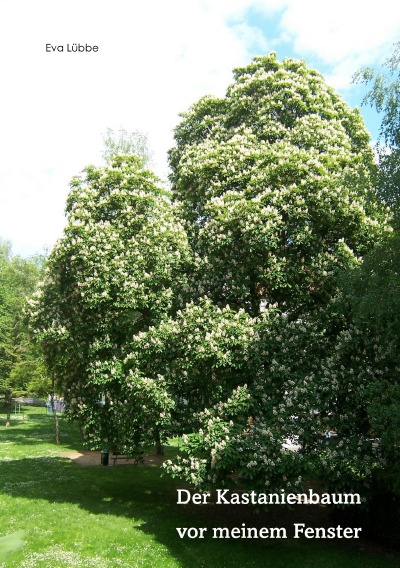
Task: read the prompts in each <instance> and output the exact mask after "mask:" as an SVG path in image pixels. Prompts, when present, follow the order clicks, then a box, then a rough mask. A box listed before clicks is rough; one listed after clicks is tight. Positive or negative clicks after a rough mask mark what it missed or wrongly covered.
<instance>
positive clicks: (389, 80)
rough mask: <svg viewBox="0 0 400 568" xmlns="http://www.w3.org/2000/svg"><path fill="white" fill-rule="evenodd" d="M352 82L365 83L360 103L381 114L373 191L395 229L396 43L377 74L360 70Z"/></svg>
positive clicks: (399, 55)
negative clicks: (387, 210)
mask: <svg viewBox="0 0 400 568" xmlns="http://www.w3.org/2000/svg"><path fill="white" fill-rule="evenodd" d="M354 81H355V82H359V83H365V84H367V85H369V86H370V90H369V91H368V93H367V94H366V96H365V97H364V100H363V104H368V105H371V106H374V107H375V108H376V110H377V111H378V112H380V113H382V114H383V117H382V122H381V127H380V136H379V140H378V143H377V146H376V150H377V154H378V156H379V176H378V182H377V188H378V190H379V193H380V195H381V197H382V198H383V200H384V201H385V202H386V203H388V205H390V206H391V208H392V210H393V213H394V222H395V224H396V227H397V228H398V226H399V221H400V219H399V211H400V43H397V44H395V46H394V51H393V54H392V55H391V56H390V57H389V58H388V59H387V60H386V61H385V62H384V63H383V65H382V68H381V70H380V71H376V70H374V69H373V68H372V67H366V68H362V69H360V70H359V71H358V72H357V73H356V74H355V76H354Z"/></svg>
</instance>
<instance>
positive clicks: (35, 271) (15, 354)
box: [0, 243, 46, 399]
mask: <svg viewBox="0 0 400 568" xmlns="http://www.w3.org/2000/svg"><path fill="white" fill-rule="evenodd" d="M41 266H42V259H41V258H39V257H37V258H31V259H22V258H20V257H18V256H12V254H11V245H10V244H9V243H1V245H0V394H1V395H3V396H5V397H6V398H7V399H9V398H10V397H11V396H13V395H21V394H27V393H30V394H39V393H40V394H43V391H44V390H45V388H46V376H45V372H44V368H43V363H42V357H41V353H40V350H39V349H38V347H37V346H35V345H33V344H32V343H31V341H30V338H29V333H28V326H27V321H26V315H25V307H26V305H25V302H26V298H27V297H28V296H29V295H31V294H32V293H33V291H34V290H35V288H36V286H37V283H38V281H39V277H40V274H41Z"/></svg>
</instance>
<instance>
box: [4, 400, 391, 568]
mask: <svg viewBox="0 0 400 568" xmlns="http://www.w3.org/2000/svg"><path fill="white" fill-rule="evenodd" d="M4 422H5V421H4V416H2V415H0V511H1V525H0V554H1V542H2V537H5V536H6V535H11V533H15V535H16V536H15V539H14V540H18V538H20V535H21V534H22V533H21V532H19V531H23V541H24V545H23V546H22V547H21V546H19V548H18V546H14V551H11V552H9V553H8V555H7V556H6V557H5V559H4V560H2V561H1V559H0V566H1V567H2V568H3V567H4V568H9V567H10V568H13V567H18V568H31V567H32V568H33V567H39V566H47V567H57V568H63V567H64V566H66V567H67V566H68V567H69V566H79V567H97V566H99V567H100V566H102V567H107V568H109V567H126V568H136V567H144V568H158V567H160V568H161V567H163V568H192V567H193V568H200V567H207V568H225V567H227V568H228V567H229V568H239V567H240V568H247V567H249V568H250V567H263V568H264V567H267V568H268V567H271V568H272V567H274V568H303V567H304V568H318V567H323V568H342V567H343V566H346V568H356V567H360V568H361V567H362V568H381V567H382V568H384V567H385V568H386V567H387V568H394V567H400V562H399V560H397V559H396V558H395V557H391V556H390V555H387V554H385V553H378V552H376V551H373V550H370V549H367V550H362V548H363V547H364V546H365V545H364V544H363V543H362V542H360V541H358V542H355V541H348V542H344V541H340V542H339V541H335V542H332V541H321V540H319V541H318V540H308V541H307V540H293V539H291V538H288V539H287V540H271V539H270V540H267V539H266V540H261V539H258V540H255V539H253V540H248V539H237V540H236V539H229V540H221V539H212V538H211V537H209V536H207V535H206V538H204V539H187V538H185V539H180V538H179V536H178V534H177V531H176V527H208V529H209V532H210V531H211V528H212V527H216V526H218V527H219V526H229V527H233V526H239V527H240V526H241V523H242V522H246V526H256V525H257V526H258V525H260V526H263V525H264V526H268V522H271V517H270V513H263V514H260V515H254V514H253V512H252V511H249V510H248V509H245V508H237V507H235V506H233V505H231V506H229V505H228V506H222V507H215V506H206V507H205V506H182V505H177V504H176V489H177V488H178V487H181V485H179V483H178V482H175V481H174V480H171V479H170V478H168V477H163V476H162V475H161V472H160V469H159V468H158V467H155V466H142V465H139V466H124V465H117V466H115V467H102V466H101V465H99V466H94V467H79V466H77V465H76V464H75V463H73V462H72V461H71V460H69V459H66V458H62V457H61V456H60V453H61V452H63V451H64V452H65V451H66V450H72V449H75V450H79V449H82V447H81V443H80V439H79V435H78V432H77V429H76V428H74V425H73V424H70V423H68V422H66V421H65V420H63V419H61V432H62V437H61V441H62V444H61V446H55V445H54V444H53V422H52V418H51V417H49V416H46V414H44V413H43V411H42V409H28V410H27V411H26V412H25V418H24V419H20V420H18V421H17V420H15V421H14V425H12V426H11V427H10V428H5V427H4ZM171 451H173V448H172V449H171ZM286 514H289V515H291V514H292V512H289V513H286ZM281 515H282V511H281ZM295 522H301V521H295ZM270 526H279V525H274V524H271V525H270ZM10 538H13V537H10ZM3 540H4V539H3ZM6 541H7V539H5V540H4V542H6Z"/></svg>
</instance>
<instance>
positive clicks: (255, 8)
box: [0, 0, 400, 253]
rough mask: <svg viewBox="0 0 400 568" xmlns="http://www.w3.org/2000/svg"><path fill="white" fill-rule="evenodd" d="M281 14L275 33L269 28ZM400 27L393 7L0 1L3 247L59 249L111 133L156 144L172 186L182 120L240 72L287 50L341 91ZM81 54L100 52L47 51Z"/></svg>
mask: <svg viewBox="0 0 400 568" xmlns="http://www.w3.org/2000/svg"><path fill="white" fill-rule="evenodd" d="M250 10H251V14H252V18H251V20H249V19H248V15H249V13H250ZM257 13H259V14H262V15H263V16H264V19H263V20H261V19H260V25H259V26H258V27H257V21H256V19H255V17H254V14H257ZM280 13H281V19H280V24H279V27H278V29H276V30H274V31H273V32H271V30H268V32H266V30H265V29H263V25H264V23H265V20H268V19H269V17H270V16H271V15H273V16H274V17H275V18H279V14H280ZM262 21H263V22H264V23H261V22H262ZM399 24H400V17H399V8H397V7H396V6H394V7H393V5H392V3H391V2H390V8H389V1H388V0H381V2H380V4H379V12H378V10H377V8H376V5H375V4H372V3H371V4H370V5H368V2H363V3H361V2H357V1H355V2H347V3H344V2H343V1H342V0H337V1H336V2H332V1H325V2H321V1H319V2H316V1H312V0H302V1H301V2H299V1H298V0H229V1H228V0H217V1H215V0H213V1H212V0H170V1H169V2H164V1H163V0H148V1H147V2H146V3H144V2H140V3H139V2H132V1H131V0H116V1H115V2H113V3H111V2H110V1H109V0H85V1H84V2H82V1H81V0H58V1H57V2H54V0H36V1H35V2H32V1H31V0H2V1H0V53H1V57H2V61H1V67H0V77H1V85H2V90H1V91H0V92H1V95H0V98H1V106H0V109H1V110H0V129H1V130H0V132H1V137H0V160H1V163H0V236H2V237H5V238H8V239H10V240H12V241H13V242H14V243H15V244H16V246H15V250H16V251H17V252H23V253H27V252H34V251H35V250H40V249H41V247H42V245H51V244H52V243H53V242H54V240H55V238H56V237H57V236H58V235H59V234H60V233H61V229H62V224H63V209H64V203H65V198H66V195H67V192H68V183H69V180H70V178H71V177H72V176H73V175H75V174H77V173H78V172H79V171H80V170H81V169H82V168H83V167H84V166H85V165H87V164H88V163H99V161H100V156H101V146H102V137H101V134H102V132H104V131H105V129H106V128H107V127H111V128H118V127H119V126H123V127H124V128H125V129H127V130H129V129H140V130H142V131H145V132H147V133H148V135H149V140H150V145H151V146H152V148H153V150H154V154H155V160H154V161H155V165H156V170H157V172H158V173H159V175H161V176H162V177H165V176H166V173H167V165H166V151H167V149H168V148H169V147H170V146H171V144H172V129H173V128H174V126H175V125H176V124H177V121H178V113H179V112H182V111H184V110H186V109H187V108H188V107H189V106H190V105H191V104H192V103H193V102H194V101H196V100H197V99H198V98H199V97H200V96H202V95H204V94H207V93H212V94H215V95H223V93H224V92H225V89H226V87H227V85H228V84H229V83H230V82H231V78H232V69H233V68H234V67H238V66H240V65H244V64H246V63H247V62H248V61H249V60H250V59H251V57H252V56H253V55H255V54H259V53H262V52H268V51H269V50H270V49H271V47H272V46H273V45H274V44H275V43H277V42H278V45H279V47H280V48H282V50H283V49H284V45H283V44H279V40H280V39H282V38H286V40H287V41H288V44H287V46H289V47H290V48H291V50H292V51H293V50H294V51H295V52H296V53H297V54H298V56H300V57H305V58H308V57H310V58H311V59H316V60H318V61H321V62H322V63H323V64H325V65H327V66H328V67H327V68H328V69H329V70H330V80H331V82H334V83H335V85H336V86H339V87H343V86H346V84H348V81H349V78H350V77H351V75H352V73H353V72H354V70H355V69H357V68H358V67H359V66H360V65H361V64H363V63H369V62H373V61H375V60H378V59H381V57H380V56H381V55H382V54H383V53H386V52H387V50H388V47H390V44H391V43H393V41H395V40H396V37H397V35H398V32H399V29H400V25H399ZM75 42H81V43H89V44H91V45H93V44H96V45H98V46H99V52H98V53H97V54H95V53H84V54H77V53H65V52H64V53H46V51H45V44H46V43H51V44H53V45H62V44H63V45H65V44H67V43H70V44H71V43H75ZM278 54H279V56H280V57H283V56H285V55H286V53H284V52H282V51H280V49H278ZM346 81H347V83H346Z"/></svg>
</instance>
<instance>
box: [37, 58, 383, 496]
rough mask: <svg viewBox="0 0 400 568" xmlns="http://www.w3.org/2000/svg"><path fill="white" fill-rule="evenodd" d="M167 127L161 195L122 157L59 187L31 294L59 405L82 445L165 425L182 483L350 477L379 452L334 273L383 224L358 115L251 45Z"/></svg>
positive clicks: (359, 477)
mask: <svg viewBox="0 0 400 568" xmlns="http://www.w3.org/2000/svg"><path fill="white" fill-rule="evenodd" d="M175 140H176V145H175V147H174V148H173V149H172V150H171V151H170V154H169V156H170V164H171V171H172V173H171V185H172V191H171V193H169V192H168V191H166V190H165V189H163V188H162V187H161V186H160V184H159V182H158V181H157V180H156V178H155V176H154V175H153V174H151V172H149V171H148V170H145V169H143V161H142V160H141V159H140V158H137V157H134V156H116V157H115V158H114V159H113V160H112V161H111V162H110V163H109V164H108V165H107V166H106V167H104V168H96V167H93V166H91V167H89V168H87V169H86V170H85V172H84V176H83V177H80V178H76V179H74V180H73V182H72V184H71V193H70V196H69V198H68V201H67V227H66V229H65V231H64V236H63V237H62V238H61V239H60V241H59V242H58V244H57V245H56V247H55V248H54V250H53V251H52V253H51V255H50V257H49V260H48V263H47V268H46V274H45V279H44V283H43V285H42V286H41V288H40V289H39V291H38V293H37V296H36V299H35V300H33V302H32V321H33V325H34V327H35V332H36V335H37V336H38V338H39V339H40V340H41V342H42V344H43V346H44V351H45V353H46V359H47V363H48V365H49V369H50V371H51V373H52V374H53V376H54V377H57V380H58V381H59V384H60V388H62V389H63V393H64V394H65V397H66V400H67V402H68V403H69V408H70V413H71V414H72V415H73V416H75V417H77V418H78V419H79V420H80V421H81V425H82V427H83V430H84V432H85V435H86V437H87V441H88V444H89V446H90V447H92V448H99V447H104V446H107V447H109V448H116V447H118V448H120V449H121V447H123V448H124V449H126V451H129V449H131V450H132V448H134V447H137V446H140V445H143V444H144V443H146V442H147V441H150V440H158V441H161V440H162V439H163V437H166V436H168V435H170V434H182V435H183V436H184V442H185V443H184V447H183V450H182V452H181V453H180V455H179V456H178V457H177V459H176V460H175V461H174V462H167V463H166V468H167V470H168V471H169V472H170V473H171V474H172V475H177V476H179V477H181V478H183V479H185V480H187V481H189V482H190V483H193V484H194V485H196V486H197V487H200V488H207V487H211V486H213V485H216V484H218V485H220V486H221V485H222V484H227V483H230V482H233V481H234V480H238V481H239V483H240V484H241V486H242V487H244V486H247V487H251V488H252V489H254V490H261V489H265V487H268V488H269V489H271V490H280V489H285V488H288V489H290V490H291V489H293V487H298V486H300V484H301V483H302V480H303V477H304V475H305V474H306V473H307V472H309V469H308V466H309V463H310V461H309V460H310V459H311V458H312V459H313V460H314V463H315V464H316V466H315V467H317V468H319V471H321V472H323V474H324V476H325V479H326V480H327V481H329V482H330V483H332V485H333V487H335V488H339V487H341V486H343V487H345V486H346V487H347V488H348V487H352V488H355V487H357V488H359V486H360V484H362V483H366V482H368V480H369V478H370V475H371V472H372V470H373V469H374V468H375V467H378V466H379V463H378V461H379V460H378V458H377V457H376V456H375V455H374V451H373V447H372V444H371V443H370V438H371V428H370V423H369V422H368V419H366V414H367V413H368V408H367V405H366V400H367V399H366V398H365V396H364V393H365V392H367V390H368V388H367V383H368V380H369V378H368V377H369V375H368V373H369V372H370V371H369V367H368V368H366V369H363V367H362V363H363V361H364V359H363V357H364V354H365V353H366V352H365V353H364V351H363V350H362V349H363V348H360V349H361V351H360V350H357V351H355V350H354V345H355V341H356V340H355V338H356V337H358V335H359V334H360V333H362V332H361V331H360V329H356V327H355V323H354V321H353V319H352V317H353V316H352V313H353V312H351V313H350V314H348V313H346V310H345V308H344V306H345V302H344V300H343V298H342V296H341V289H340V284H338V275H339V274H340V273H341V271H343V270H350V269H352V268H355V267H357V266H359V265H360V264H361V263H362V258H363V257H364V256H365V255H366V254H367V252H368V251H369V250H372V249H373V248H374V246H377V245H378V244H379V243H380V242H381V241H383V240H384V239H385V238H386V237H387V236H388V235H390V233H391V227H390V226H389V224H388V213H387V210H386V207H385V206H384V204H383V203H382V202H381V201H380V200H379V199H378V197H377V195H376V191H375V187H374V180H375V178H376V165H375V164H374V159H373V152H372V149H371V147H370V145H369V136H368V133H367V132H366V130H365V127H364V125H363V122H362V119H361V116H360V113H359V112H358V111H357V110H351V109H350V108H349V107H348V106H347V105H346V104H345V103H344V101H343V100H342V99H341V98H340V97H339V96H338V95H337V94H336V93H335V92H334V91H333V89H331V88H330V87H328V86H327V85H326V83H325V81H324V79H323V78H322V76H321V75H320V74H319V73H317V72H316V71H313V70H311V69H309V68H308V67H307V66H306V64H305V63H304V62H302V61H295V60H292V59H285V60H284V61H283V62H279V61H278V60H277V58H276V55H275V54H270V55H268V56H265V57H257V58H255V59H254V60H253V61H252V62H251V63H250V64H249V65H248V66H246V67H243V68H240V69H236V70H235V71H234V82H233V83H232V85H230V86H229V87H228V89H227V92H226V96H225V97H223V98H214V97H204V98H202V99H200V100H199V101H198V102H197V103H195V104H194V105H193V106H192V108H191V109H190V110H189V111H188V112H186V113H184V114H183V115H182V120H181V122H180V124H179V125H178V126H177V128H176V131H175ZM357 334H358V335H357ZM357 358H358V359H357ZM363 373H364V374H363ZM353 376H354V379H353ZM359 387H360V388H359ZM331 429H332V430H334V431H335V433H336V434H337V435H338V440H339V441H338V443H337V444H336V443H334V444H332V443H331V442H330V441H329V440H328V439H327V438H326V437H325V433H326V432H329V431H330V430H331ZM293 442H295V443H296V444H295V447H297V449H299V448H300V449H301V451H295V450H294V449H293V445H292V443H293ZM341 475H343V478H341V477H340V476H341Z"/></svg>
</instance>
